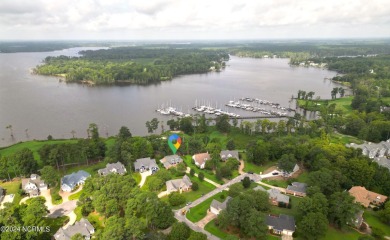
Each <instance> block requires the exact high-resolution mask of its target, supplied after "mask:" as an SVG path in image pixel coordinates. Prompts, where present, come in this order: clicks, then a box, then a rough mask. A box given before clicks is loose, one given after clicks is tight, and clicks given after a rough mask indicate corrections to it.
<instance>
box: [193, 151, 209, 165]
mask: <svg viewBox="0 0 390 240" xmlns="http://www.w3.org/2000/svg"><path fill="white" fill-rule="evenodd" d="M192 159H193V160H194V162H195V165H196V166H198V167H199V168H200V169H203V168H204V167H205V165H206V161H208V160H210V159H211V158H210V154H209V153H199V154H195V155H194V156H192Z"/></svg>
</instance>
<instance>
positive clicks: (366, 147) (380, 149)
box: [346, 139, 390, 159]
mask: <svg viewBox="0 0 390 240" xmlns="http://www.w3.org/2000/svg"><path fill="white" fill-rule="evenodd" d="M346 146H347V147H352V148H360V149H362V153H363V155H366V156H368V157H369V158H371V159H372V158H375V157H384V156H387V155H390V139H389V140H387V141H382V142H380V143H371V142H367V143H363V144H360V145H358V144H355V143H351V144H347V145H346Z"/></svg>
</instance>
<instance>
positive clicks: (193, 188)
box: [191, 182, 199, 191]
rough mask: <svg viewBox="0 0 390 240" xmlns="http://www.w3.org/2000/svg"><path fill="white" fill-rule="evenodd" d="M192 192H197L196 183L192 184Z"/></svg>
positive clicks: (197, 186)
mask: <svg viewBox="0 0 390 240" xmlns="http://www.w3.org/2000/svg"><path fill="white" fill-rule="evenodd" d="M191 189H192V191H198V189H199V185H198V183H197V182H193V183H192V186H191Z"/></svg>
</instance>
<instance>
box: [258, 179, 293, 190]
mask: <svg viewBox="0 0 390 240" xmlns="http://www.w3.org/2000/svg"><path fill="white" fill-rule="evenodd" d="M262 182H264V183H267V184H269V185H272V186H275V187H281V188H286V187H287V186H288V182H287V181H283V180H270V179H264V180H262Z"/></svg>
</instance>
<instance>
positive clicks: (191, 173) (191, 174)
mask: <svg viewBox="0 0 390 240" xmlns="http://www.w3.org/2000/svg"><path fill="white" fill-rule="evenodd" d="M194 175H195V170H194V169H193V168H191V170H190V176H191V177H193V176H194Z"/></svg>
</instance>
